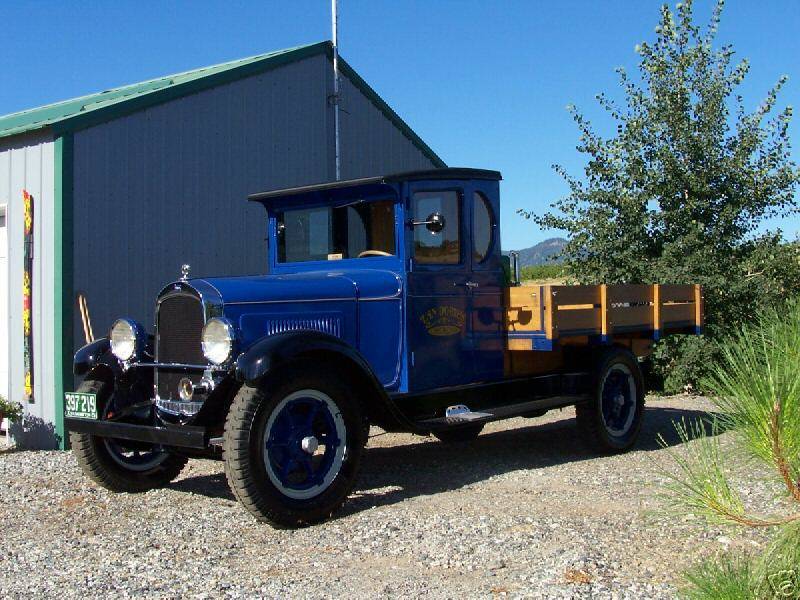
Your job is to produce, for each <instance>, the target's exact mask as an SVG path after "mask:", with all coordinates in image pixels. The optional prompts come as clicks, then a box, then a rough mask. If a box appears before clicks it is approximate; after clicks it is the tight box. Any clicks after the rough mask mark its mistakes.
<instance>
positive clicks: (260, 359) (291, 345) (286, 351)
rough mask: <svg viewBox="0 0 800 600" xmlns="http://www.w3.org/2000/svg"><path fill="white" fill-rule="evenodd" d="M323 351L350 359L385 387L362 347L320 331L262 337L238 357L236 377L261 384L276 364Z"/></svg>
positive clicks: (376, 383)
mask: <svg viewBox="0 0 800 600" xmlns="http://www.w3.org/2000/svg"><path fill="white" fill-rule="evenodd" d="M319 352H332V353H334V354H337V355H341V356H343V357H345V358H347V359H349V360H350V361H351V362H353V363H355V364H356V365H357V366H358V367H359V368H360V370H361V371H363V372H364V374H365V375H368V376H369V377H370V379H371V380H372V382H373V383H374V385H375V386H376V387H377V388H380V389H383V388H382V386H381V385H380V383H378V380H377V378H376V377H375V375H374V373H373V372H372V368H371V367H370V366H369V363H368V362H367V361H366V359H364V357H363V356H361V353H360V352H359V351H358V350H356V349H355V348H353V347H352V346H350V345H349V344H347V343H346V342H343V341H342V340H340V339H339V338H337V337H334V336H332V335H328V334H327V333H322V332H319V331H289V332H286V333H281V334H278V335H266V336H264V337H262V338H261V339H260V340H258V341H256V342H255V343H254V344H253V345H252V346H250V348H248V349H247V350H246V351H245V352H243V353H242V354H240V355H239V357H238V358H237V359H236V377H237V379H238V380H239V381H242V382H244V383H247V385H250V386H257V385H258V384H259V383H260V382H261V380H262V379H263V378H264V377H265V376H266V375H267V374H269V373H270V371H272V369H273V368H274V367H275V366H276V365H278V364H281V363H287V362H289V361H291V360H293V359H296V358H299V357H300V356H302V355H304V354H312V353H319ZM384 393H385V392H384Z"/></svg>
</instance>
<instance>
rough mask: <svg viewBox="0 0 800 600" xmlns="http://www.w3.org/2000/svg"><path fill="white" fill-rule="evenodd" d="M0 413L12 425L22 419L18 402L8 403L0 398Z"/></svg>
mask: <svg viewBox="0 0 800 600" xmlns="http://www.w3.org/2000/svg"><path fill="white" fill-rule="evenodd" d="M0 413H2V415H3V417H4V418H6V419H8V420H9V421H10V422H12V423H13V422H14V421H19V420H20V419H21V418H22V405H21V404H19V403H18V402H9V401H8V400H6V399H5V397H4V396H0Z"/></svg>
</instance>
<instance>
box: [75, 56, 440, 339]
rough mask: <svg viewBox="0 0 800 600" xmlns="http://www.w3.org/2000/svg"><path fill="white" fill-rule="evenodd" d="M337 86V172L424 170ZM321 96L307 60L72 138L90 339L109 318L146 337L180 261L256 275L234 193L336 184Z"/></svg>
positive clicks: (78, 284)
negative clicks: (142, 329)
mask: <svg viewBox="0 0 800 600" xmlns="http://www.w3.org/2000/svg"><path fill="white" fill-rule="evenodd" d="M343 84H344V85H343V89H342V96H343V99H342V107H343V108H344V109H345V110H347V111H348V113H349V114H345V115H343V118H342V134H343V136H342V148H343V158H344V160H343V176H344V177H351V176H361V175H372V174H379V173H385V172H392V171H402V170H406V169H413V168H429V167H431V166H433V164H432V162H431V161H430V160H429V159H428V158H427V157H425V156H424V155H423V154H422V152H421V151H420V150H419V149H417V148H416V147H415V146H414V145H413V144H412V142H411V141H410V140H409V139H408V138H406V137H405V136H404V135H402V133H400V131H399V130H397V129H396V128H395V126H394V125H393V124H392V123H391V122H390V121H388V120H387V119H386V117H385V116H384V115H383V114H382V113H381V112H380V111H379V110H378V109H377V108H376V107H375V106H374V105H373V104H372V103H371V102H370V101H369V100H368V99H367V98H365V97H364V96H363V95H361V93H360V92H359V91H358V90H357V89H356V88H355V87H354V86H352V84H351V83H350V82H349V81H348V80H346V78H345V79H344V81H343ZM331 92H332V71H331V67H330V61H329V60H328V59H327V58H326V57H325V56H317V57H312V58H308V59H305V60H302V61H299V62H297V63H293V64H290V65H287V66H284V67H280V68H278V69H275V70H273V71H269V72H267V73H264V74H261V75H258V76H254V77H251V78H248V79H244V80H241V81H238V82H234V83H231V84H227V85H225V86H221V87H218V88H215V89H212V90H208V91H204V92H200V93H198V94H195V95H192V96H188V97H185V98H181V99H178V100H174V101H171V102H169V103H166V104H163V105H160V106H157V107H154V108H150V109H147V110H144V111H141V112H138V113H135V114H133V115H130V116H127V117H122V118H119V119H116V120H114V121H111V122H108V123H105V124H102V125H98V126H95V127H92V128H90V129H87V130H85V131H79V132H76V134H75V145H74V164H75V175H74V207H75V208H74V210H75V214H74V216H75V255H74V262H75V281H74V283H75V290H76V292H78V291H84V292H85V293H86V294H87V297H88V301H89V309H90V312H91V315H92V320H93V326H94V330H95V335H105V332H106V331H107V329H108V327H109V326H110V325H111V322H112V321H113V319H114V318H116V317H119V316H121V315H129V316H131V317H133V318H135V319H138V320H140V321H141V322H143V324H145V325H146V327H147V328H148V329H149V330H152V324H153V323H152V321H153V302H154V298H155V295H156V294H157V293H158V291H159V289H160V288H161V286H162V285H164V284H165V283H167V282H169V281H172V280H174V279H176V278H177V277H178V275H179V272H180V271H179V268H180V265H181V263H184V262H187V263H189V264H191V265H192V275H194V276H201V275H239V274H250V273H263V272H264V271H265V268H266V245H265V242H264V238H265V235H266V227H265V219H264V214H263V208H261V207H260V206H258V205H255V206H253V205H251V204H249V203H248V202H247V201H246V196H247V194H249V193H252V192H255V191H260V190H265V189H273V188H280V187H285V186H294V185H301V184H307V183H313V182H319V181H326V180H330V179H332V178H333V177H334V157H333V109H332V108H331V106H330V104H329V102H328V96H329V95H330V93H331ZM82 340H83V330H82V328H81V326H80V322H79V321H78V320H77V317H76V322H75V342H76V345H79V343H80V342H81V341H82Z"/></svg>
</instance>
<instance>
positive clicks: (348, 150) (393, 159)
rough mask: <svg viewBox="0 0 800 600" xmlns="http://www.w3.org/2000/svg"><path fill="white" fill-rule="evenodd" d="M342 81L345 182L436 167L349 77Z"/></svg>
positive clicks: (341, 130) (342, 157) (341, 123)
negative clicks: (357, 178)
mask: <svg viewBox="0 0 800 600" xmlns="http://www.w3.org/2000/svg"><path fill="white" fill-rule="evenodd" d="M340 81H341V88H340V94H341V105H340V106H341V109H342V110H341V111H340V117H339V118H340V147H341V165H342V179H353V178H356V177H368V176H370V175H385V174H390V173H400V172H402V171H414V170H417V169H431V168H434V167H435V166H436V165H434V163H433V161H431V160H430V159H429V158H428V157H427V156H425V155H424V154H423V153H422V152H421V151H420V150H419V148H417V146H415V145H414V144H413V143H412V142H411V141H410V140H409V139H408V138H407V137H406V136H405V135H404V134H403V132H402V131H401V130H400V129H398V128H397V127H396V126H395V125H394V124H393V123H392V122H391V121H390V120H389V119H387V118H386V115H384V114H383V112H381V111H380V110H379V109H378V108H377V107H376V106H375V105H374V104H373V103H372V102H371V101H370V99H369V98H367V97H366V96H365V95H364V94H362V93H361V91H360V90H359V89H358V88H357V87H356V86H354V85H353V84H352V83H351V81H350V80H349V79H348V78H347V77H342V78H341V80H340Z"/></svg>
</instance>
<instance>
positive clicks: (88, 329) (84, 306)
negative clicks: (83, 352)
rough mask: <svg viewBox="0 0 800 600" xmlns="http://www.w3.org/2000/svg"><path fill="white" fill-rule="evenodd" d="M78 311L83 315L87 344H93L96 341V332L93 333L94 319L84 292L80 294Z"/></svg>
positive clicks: (84, 334)
mask: <svg viewBox="0 0 800 600" xmlns="http://www.w3.org/2000/svg"><path fill="white" fill-rule="evenodd" d="M78 310H79V311H80V313H81V323H82V324H83V337H84V338H86V343H87V344H91V343H92V342H93V341H94V331H92V319H91V317H90V316H89V304H88V302H87V301H86V295H85V294H84V293H83V292H81V293H79V294H78Z"/></svg>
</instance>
